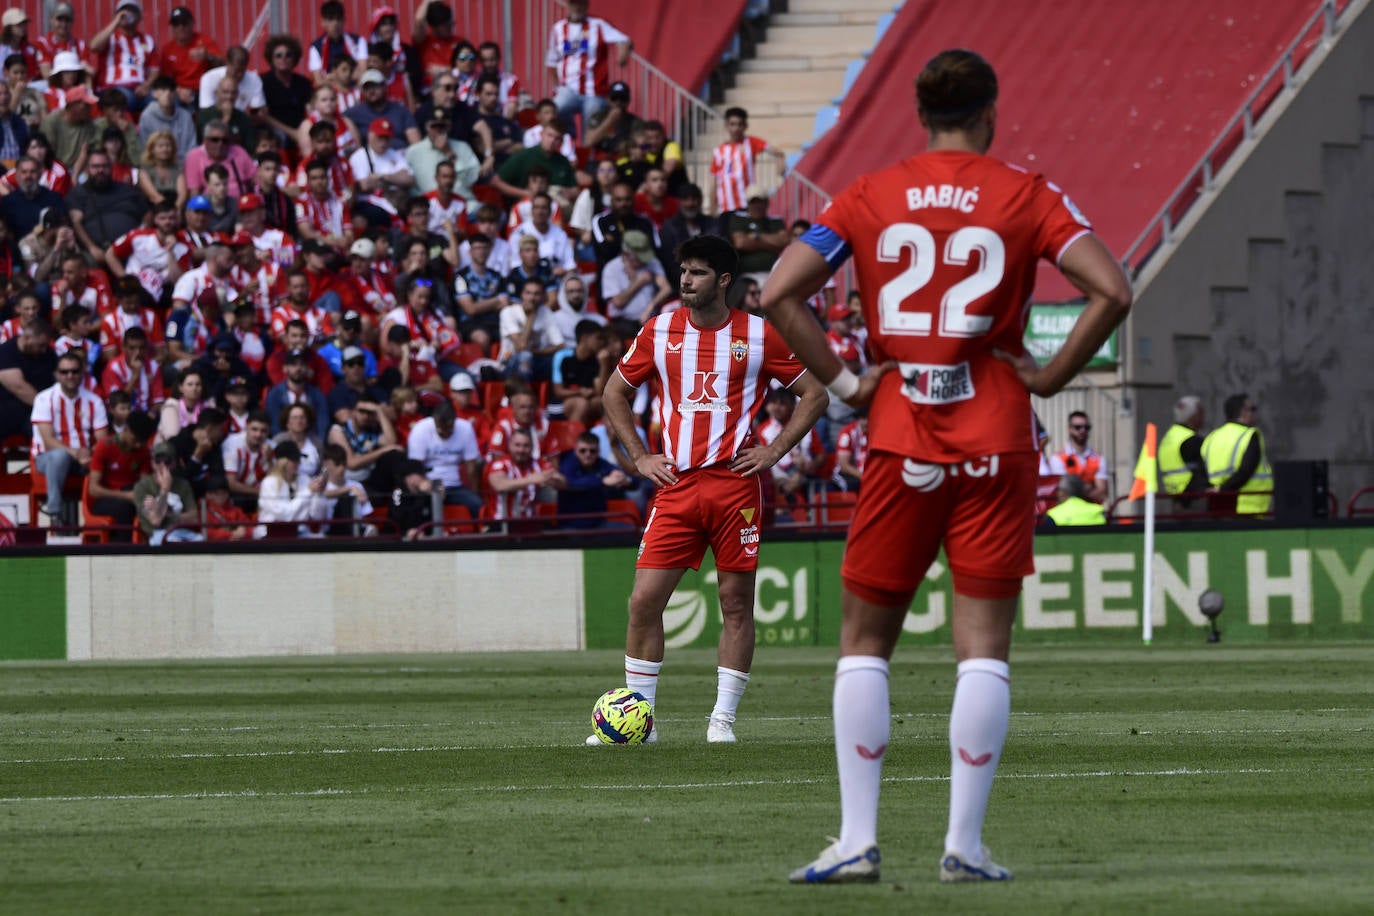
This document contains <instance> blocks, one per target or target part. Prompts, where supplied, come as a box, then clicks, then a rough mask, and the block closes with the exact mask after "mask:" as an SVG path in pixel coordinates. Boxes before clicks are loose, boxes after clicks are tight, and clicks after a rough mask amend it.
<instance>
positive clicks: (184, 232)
mask: <svg viewBox="0 0 1374 916" xmlns="http://www.w3.org/2000/svg"><path fill="white" fill-rule="evenodd" d="M177 241H178V242H180V243H181V244H183V245H185V246H186V254H185V255H184V256H183V257H182V259H181V267H182V269H183V270H190V269H191V268H192V267H193V266H194V265H193V264H192V263H191V252H193V251H199V250H201V249H202V248H209V247H210V246H211V245H223V244H224V243H225V241H226V239H225V236H224V233H222V232H192V231H191V230H189V229H178V230H177Z"/></svg>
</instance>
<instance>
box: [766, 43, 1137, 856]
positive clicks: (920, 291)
mask: <svg viewBox="0 0 1374 916" xmlns="http://www.w3.org/2000/svg"><path fill="white" fill-rule="evenodd" d="M916 102H917V114H918V116H919V118H920V122H921V125H922V126H923V127H924V128H925V130H926V132H927V144H926V149H925V151H924V152H922V153H920V154H919V155H915V156H911V157H909V158H906V159H904V160H902V161H901V162H898V163H897V164H895V165H893V166H890V167H888V168H886V169H882V170H880V171H877V172H874V173H871V174H868V175H864V176H862V177H860V178H859V179H857V180H856V181H855V182H854V183H853V184H852V185H850V187H849V188H847V189H846V190H845V191H844V192H843V193H841V194H840V195H839V196H838V197H836V198H835V199H834V200H833V201H832V202H831V204H830V206H829V208H828V209H826V210H825V211H824V212H823V213H822V214H821V215H820V216H819V217H818V218H817V220H816V222H815V224H814V225H813V226H812V228H811V229H810V230H808V231H807V232H806V234H805V235H804V236H803V237H802V239H801V240H800V244H793V245H791V246H790V247H789V248H788V249H787V250H786V251H785V252H784V254H783V256H782V259H781V260H780V262H779V263H778V266H777V268H776V270H775V272H774V274H773V276H772V278H771V279H770V280H769V283H768V285H767V287H766V288H765V290H764V302H763V308H764V313H765V314H766V315H767V316H768V318H769V320H770V321H771V322H773V323H774V324H775V325H776V326H777V327H778V329H779V331H780V332H781V333H782V335H783V337H784V338H786V340H787V341H788V343H790V344H791V346H792V349H793V351H794V352H795V353H796V355H797V356H798V358H799V359H801V361H802V362H803V363H804V364H805V365H806V366H807V367H808V368H810V369H811V370H812V372H813V373H814V374H815V375H816V376H817V377H818V378H819V379H820V380H821V381H823V382H825V384H826V385H827V387H828V388H829V390H830V393H831V396H832V397H837V398H839V399H841V400H843V401H845V402H846V403H847V404H849V405H851V406H853V407H860V406H865V405H868V406H869V432H868V435H869V448H870V451H869V458H868V464H867V465H866V467H865V470H864V486H863V489H861V490H860V491H859V497H858V503H857V506H856V509H855V516H854V522H853V525H852V526H851V528H850V530H849V535H848V541H847V544H846V549H845V555H844V561H843V566H842V570H841V573H842V580H843V592H842V599H841V600H842V605H841V607H842V622H841V630H840V660H839V663H838V664H837V666H836V671H835V683H834V688H833V690H834V692H833V717H834V733H835V748H836V761H837V764H838V768H839V784H840V811H841V826H840V836H839V838H838V840H836V841H835V842H834V843H833V844H832V845H831V846H829V847H827V848H826V849H825V850H824V851H822V853H821V854H820V856H819V857H818V858H816V859H815V860H814V861H813V862H811V863H810V864H808V865H806V866H803V867H802V868H799V869H797V870H796V871H795V872H793V873H792V874H791V875H790V880H792V881H794V882H797V883H834V882H847V881H875V880H877V879H878V876H879V863H880V856H879V853H878V843H877V821H878V792H879V786H880V781H881V775H882V761H883V756H884V752H885V751H886V749H887V745H888V737H889V732H890V710H889V697H888V666H889V660H890V659H891V657H892V652H893V649H894V647H895V646H896V643H897V639H898V637H899V636H900V634H901V629H902V621H903V619H904V618H905V616H906V614H907V610H908V608H909V606H910V604H911V600H912V597H913V595H914V594H915V591H916V587H917V586H918V585H919V584H920V581H921V579H922V578H923V577H924V575H925V572H926V570H927V569H928V568H929V567H930V565H931V563H932V562H933V561H934V560H935V557H936V555H937V553H938V551H939V550H940V547H941V545H942V544H943V547H944V549H945V553H946V557H947V560H948V564H947V565H948V567H949V569H950V572H951V575H952V577H953V583H954V602H953V613H952V615H951V635H952V639H953V642H954V654H955V659H956V662H957V669H956V680H955V689H954V701H953V705H952V708H951V712H950V720H949V746H950V765H951V774H950V794H949V821H948V829H947V831H946V834H945V839H944V853H943V855H941V857H940V860H939V871H938V874H939V878H940V880H941V881H946V882H963V881H1000V880H1006V879H1008V878H1010V877H1011V872H1010V871H1009V870H1008V869H1006V868H1004V867H1002V866H1000V865H998V864H997V863H996V862H994V861H993V859H992V857H991V856H990V854H989V853H988V850H987V848H986V847H985V846H984V845H983V837H982V832H983V820H984V815H985V813H986V810H987V802H988V796H989V794H990V792H991V789H992V783H993V776H994V774H995V772H996V769H997V764H998V761H999V759H1000V757H1001V753H1002V745H1003V742H1004V740H1005V738H1006V733H1007V723H1008V717H1009V716H1010V708H1011V674H1010V668H1009V666H1008V655H1009V649H1010V642H1011V630H1012V621H1013V619H1014V617H1015V613H1016V605H1017V600H1018V597H1019V595H1020V592H1021V582H1022V577H1024V576H1025V575H1028V574H1029V573H1031V572H1032V571H1033V570H1034V567H1033V564H1032V550H1031V541H1032V532H1033V526H1034V521H1035V486H1036V475H1037V470H1038V462H1037V457H1038V456H1037V453H1036V446H1037V443H1036V442H1035V438H1034V434H1033V432H1032V419H1031V418H1032V414H1031V405H1030V398H1029V394H1036V395H1039V396H1041V397H1047V396H1049V395H1052V394H1054V393H1055V392H1057V391H1059V390H1060V389H1061V388H1062V387H1063V386H1064V385H1065V384H1066V383H1067V382H1068V381H1069V380H1070V379H1071V378H1073V376H1074V375H1075V374H1077V373H1078V371H1079V370H1080V369H1081V368H1082V367H1083V366H1084V365H1085V364H1086V363H1087V361H1088V359H1089V358H1090V357H1091V356H1092V354H1093V353H1094V352H1096V350H1097V348H1098V347H1099V346H1100V345H1101V344H1102V343H1103V342H1104V341H1105V340H1106V339H1107V337H1108V335H1109V334H1110V333H1111V332H1112V330H1113V329H1114V328H1115V327H1116V326H1117V325H1118V324H1119V323H1120V322H1121V321H1122V320H1123V319H1124V318H1125V316H1126V314H1127V312H1128V310H1129V309H1130V305H1131V289H1130V285H1129V283H1128V281H1127V279H1126V277H1125V275H1124V274H1123V273H1122V270H1121V267H1120V265H1119V264H1118V263H1117V261H1116V259H1115V258H1114V257H1113V256H1112V255H1111V253H1110V252H1109V251H1108V250H1107V248H1106V247H1105V246H1104V245H1103V244H1102V243H1101V242H1100V241H1099V240H1098V239H1097V237H1096V236H1095V235H1093V233H1092V227H1091V225H1090V224H1089V223H1088V221H1087V219H1086V218H1085V217H1084V216H1083V215H1082V214H1081V213H1080V212H1079V211H1078V209H1077V208H1076V207H1075V206H1074V205H1073V203H1072V202H1071V201H1070V200H1069V198H1068V196H1067V195H1066V194H1065V193H1064V192H1063V191H1062V190H1060V189H1059V188H1058V187H1056V186H1055V185H1054V184H1052V183H1051V182H1049V181H1047V180H1046V179H1045V178H1043V177H1042V176H1039V175H1033V174H1030V173H1028V172H1026V171H1025V170H1024V169H1021V168H1019V167H1017V166H1013V165H1008V164H1006V163H1003V162H1000V161H998V160H997V159H994V158H991V157H989V156H988V155H987V150H988V148H989V146H990V145H991V144H992V139H993V134H994V128H995V125H996V119H997V77H996V75H995V74H994V72H993V70H992V67H991V66H989V64H988V63H987V61H985V60H984V59H983V58H982V57H980V56H979V55H978V54H976V53H974V52H971V51H965V50H957V49H956V50H948V51H944V52H942V53H940V54H938V55H936V56H935V57H934V58H932V59H931V60H930V61H929V62H928V63H927V64H926V65H925V67H924V69H923V70H922V71H921V73H920V75H919V76H918V77H917V79H916ZM850 257H853V258H854V261H855V266H856V268H857V274H858V282H859V288H860V290H861V292H862V301H863V309H864V318H865V323H866V324H867V326H868V328H869V329H870V330H869V333H870V338H869V339H870V345H871V346H872V348H873V350H874V357H875V361H876V362H877V363H879V364H880V366H879V368H878V369H877V370H870V371H869V372H868V373H867V374H865V375H864V376H862V377H859V376H856V375H855V374H854V373H853V372H851V371H849V370H848V369H846V368H845V367H844V366H843V365H842V364H841V363H840V361H839V358H838V357H836V356H835V355H834V354H833V353H832V352H831V350H830V348H829V347H828V346H827V344H826V339H825V335H824V334H823V332H822V331H821V329H820V326H819V325H818V324H817V323H816V322H815V320H814V319H813V318H812V317H811V316H810V315H808V314H807V313H806V306H805V303H806V300H807V299H808V298H809V297H810V296H812V295H814V294H815V293H816V292H818V291H819V290H820V289H821V288H822V286H823V285H824V284H825V282H826V280H827V279H828V278H829V277H830V275H831V274H832V273H833V272H834V271H835V270H836V269H838V268H839V267H840V266H841V265H842V264H843V263H844V262H845V261H846V260H848V259H849V258H850ZM1041 258H1044V259H1046V260H1049V261H1051V262H1053V263H1054V264H1055V265H1056V266H1057V267H1058V268H1059V270H1060V271H1061V272H1062V273H1063V274H1064V275H1065V276H1066V277H1068V279H1069V280H1070V281H1072V282H1073V284H1074V285H1075V286H1076V287H1077V288H1078V289H1079V290H1081V291H1082V292H1083V293H1084V295H1085V296H1086V297H1087V306H1086V307H1085V308H1084V310H1083V313H1082V315H1081V316H1080V317H1079V319H1078V321H1077V323H1076V324H1075V325H1074V327H1073V329H1072V330H1071V332H1070V333H1069V336H1068V338H1067V340H1066V341H1065V344H1064V346H1063V348H1062V349H1061V350H1060V351H1059V352H1058V353H1057V354H1055V356H1054V358H1053V359H1051V360H1050V361H1049V362H1048V363H1047V364H1046V365H1045V366H1043V367H1042V366H1038V365H1036V362H1035V360H1034V359H1033V358H1032V357H1030V356H1029V355H1028V354H1027V353H1026V352H1025V348H1024V346H1023V344H1022V337H1023V334H1024V331H1025V322H1026V315H1027V312H1028V309H1027V305H1028V303H1029V302H1030V298H1031V293H1032V290H1033V287H1034V280H1035V270H1036V265H1037V263H1038V261H1039V259H1041ZM894 364H895V369H896V371H885V370H886V369H889V368H894Z"/></svg>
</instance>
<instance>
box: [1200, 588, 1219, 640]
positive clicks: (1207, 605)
mask: <svg viewBox="0 0 1374 916" xmlns="http://www.w3.org/2000/svg"><path fill="white" fill-rule="evenodd" d="M1225 606H1226V602H1225V600H1224V599H1223V598H1222V597H1221V592H1219V591H1217V590H1216V589H1214V588H1209V589H1207V591H1205V592H1203V593H1202V594H1201V595H1198V596H1197V609H1198V610H1199V611H1201V612H1202V616H1204V617H1206V618H1207V625H1208V631H1207V641H1208V642H1221V631H1220V630H1218V629H1217V618H1218V617H1220V616H1221V611H1222V608H1224V607H1225Z"/></svg>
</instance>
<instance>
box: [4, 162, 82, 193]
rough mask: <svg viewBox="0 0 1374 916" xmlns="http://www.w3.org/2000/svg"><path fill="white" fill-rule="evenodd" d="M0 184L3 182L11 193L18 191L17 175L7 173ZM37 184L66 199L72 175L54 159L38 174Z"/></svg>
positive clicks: (15, 173)
mask: <svg viewBox="0 0 1374 916" xmlns="http://www.w3.org/2000/svg"><path fill="white" fill-rule="evenodd" d="M0 182H4V184H5V186H6V187H7V188H9V189H10V190H11V191H17V190H19V173H18V172H7V173H6V174H5V177H3V178H0ZM38 183H39V184H40V185H42V186H43V187H45V188H47V189H48V190H50V191H56V192H57V193H58V194H61V195H62V196H63V197H66V196H67V194H68V193H69V192H70V191H71V189H72V187H73V185H72V173H71V172H69V171H67V167H66V166H65V165H63V164H62V163H61V162H59V161H58V160H56V159H54V160H53V161H52V165H50V166H48V167H47V168H46V169H44V170H43V171H42V172H40V173H39V175H38Z"/></svg>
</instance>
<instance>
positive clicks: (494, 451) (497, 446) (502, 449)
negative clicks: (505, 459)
mask: <svg viewBox="0 0 1374 916" xmlns="http://www.w3.org/2000/svg"><path fill="white" fill-rule="evenodd" d="M517 429H524V430H528V432H529V434H530V438H532V439H533V440H534V457H535V458H541V457H543V455H544V452H546V451H547V449H546V448H545V447H544V445H545V443H544V440H545V439H546V438H548V435H549V418H548V417H547V416H545V414H544V411H543V410H542V409H540V411H539V413H538V415H537V417H536V418H535V421H534V423H533V424H531V425H530V426H520V425H519V424H518V423H516V422H515V420H514V419H512V418H511V417H509V416H505V417H502V418H501V419H499V420H497V421H496V423H495V424H494V425H493V426H492V428H491V439H490V440H488V442H487V457H488V459H490V458H491V457H492V456H494V455H505V454H506V443H508V442H510V436H511V433H513V432H515V431H516V430H517Z"/></svg>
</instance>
